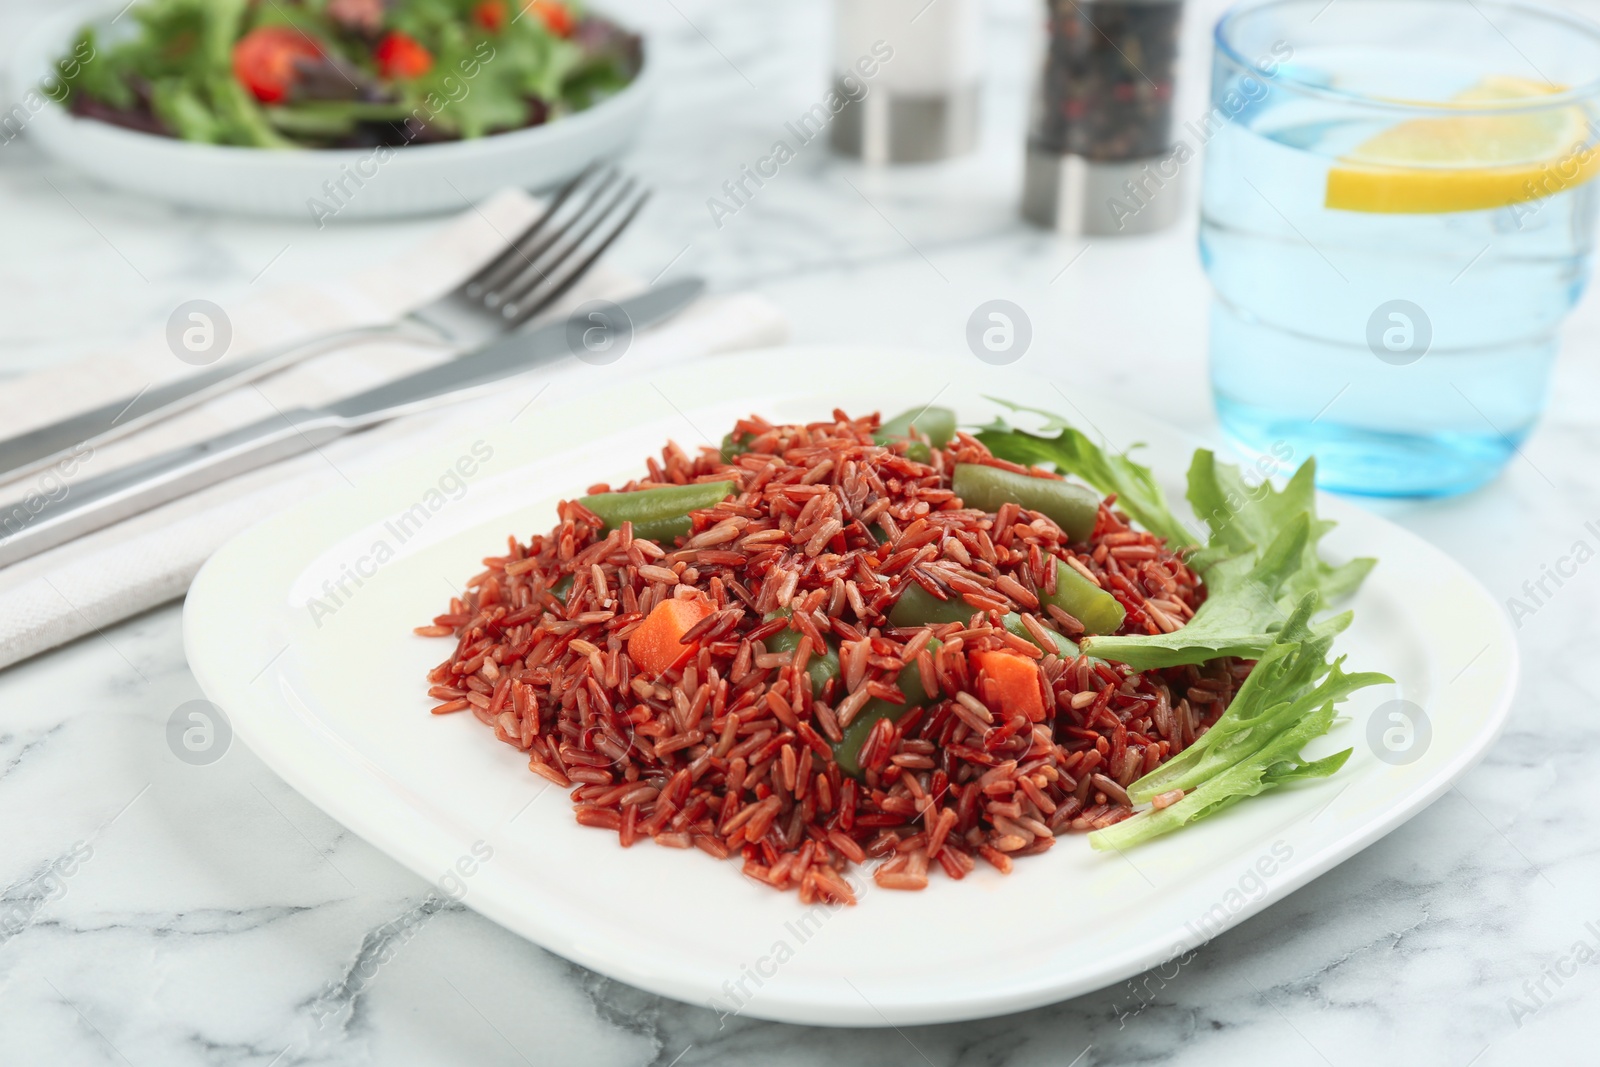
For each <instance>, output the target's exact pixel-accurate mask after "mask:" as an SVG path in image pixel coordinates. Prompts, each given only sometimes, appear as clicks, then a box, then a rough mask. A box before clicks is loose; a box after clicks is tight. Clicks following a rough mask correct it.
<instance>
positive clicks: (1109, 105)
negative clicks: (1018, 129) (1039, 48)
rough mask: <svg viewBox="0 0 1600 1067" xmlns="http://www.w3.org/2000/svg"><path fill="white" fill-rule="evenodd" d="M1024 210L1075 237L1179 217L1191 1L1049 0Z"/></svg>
mask: <svg viewBox="0 0 1600 1067" xmlns="http://www.w3.org/2000/svg"><path fill="white" fill-rule="evenodd" d="M1045 8H1046V13H1047V18H1048V24H1047V31H1046V44H1045V53H1044V63H1043V70H1042V72H1041V73H1040V76H1039V84H1038V88H1037V92H1036V93H1035V96H1034V102H1033V115H1032V120H1031V122H1030V124H1029V133H1028V149H1027V152H1028V154H1027V163H1026V168H1025V172H1024V179H1023V192H1022V214H1023V216H1024V217H1025V218H1027V219H1028V220H1029V221H1031V222H1035V223H1037V224H1038V225H1041V226H1047V227H1050V228H1053V229H1056V230H1060V231H1061V232H1063V233H1068V234H1090V235H1115V234H1144V233H1153V232H1155V231H1156V230H1160V229H1162V228H1164V227H1166V226H1168V225H1170V224H1171V223H1172V222H1173V221H1174V220H1176V219H1177V217H1178V215H1179V213H1180V209H1181V206H1182V204H1181V202H1182V197H1181V195H1180V190H1179V188H1178V186H1179V179H1180V178H1181V176H1182V169H1183V163H1184V162H1185V160H1184V159H1183V158H1179V157H1180V156H1182V155H1183V153H1184V150H1185V146H1184V145H1182V144H1180V145H1178V146H1174V144H1173V142H1172V98H1173V83H1174V80H1175V78H1176V76H1177V65H1178V37H1179V25H1180V21H1181V18H1182V13H1183V5H1182V0H1045Z"/></svg>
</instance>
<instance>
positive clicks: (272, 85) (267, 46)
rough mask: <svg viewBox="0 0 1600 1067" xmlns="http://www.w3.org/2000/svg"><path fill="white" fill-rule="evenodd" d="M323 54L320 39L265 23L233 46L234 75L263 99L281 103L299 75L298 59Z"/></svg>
mask: <svg viewBox="0 0 1600 1067" xmlns="http://www.w3.org/2000/svg"><path fill="white" fill-rule="evenodd" d="M321 56H322V49H321V48H319V47H317V43H316V42H315V41H313V40H312V39H311V38H309V37H307V36H306V35H305V34H303V33H301V32H300V31H299V30H296V29H292V28H290V27H288V26H262V27H260V28H258V29H254V30H251V31H250V32H249V33H247V34H245V35H244V36H243V37H241V38H239V41H238V43H237V44H235V45H234V46H233V76H234V77H235V78H238V79H239V82H240V84H241V85H243V86H244V87H245V88H246V89H249V90H250V92H251V93H253V94H254V95H255V98H256V99H257V100H260V101H261V102H262V103H266V104H276V103H281V102H282V101H283V100H284V99H285V98H287V97H288V95H289V90H290V89H291V88H292V87H293V86H294V82H295V79H296V77H298V74H299V72H298V71H297V70H296V69H295V62H296V61H297V60H301V59H318V58H320V57H321Z"/></svg>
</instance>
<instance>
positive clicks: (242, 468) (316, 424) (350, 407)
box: [0, 278, 705, 567]
mask: <svg viewBox="0 0 1600 1067" xmlns="http://www.w3.org/2000/svg"><path fill="white" fill-rule="evenodd" d="M704 290H705V282H704V281H703V280H701V279H699V278H688V279H684V280H682V281H676V282H668V283H667V284H665V285H660V286H656V287H654V288H651V289H647V290H646V291H644V292H643V293H639V294H637V295H635V296H631V297H628V298H626V299H624V300H620V301H618V302H617V303H616V305H615V306H616V307H617V308H618V309H620V311H621V313H622V317H623V318H624V319H625V326H626V328H627V329H629V330H639V329H643V328H645V327H647V326H651V325H653V324H655V323H658V322H661V321H664V320H665V319H667V318H670V317H671V316H672V315H674V314H676V313H677V312H678V311H680V310H682V309H683V308H685V307H687V306H688V305H689V304H690V303H692V302H693V301H694V300H695V298H697V297H698V296H699V295H700V294H701V293H702V292H704ZM615 318H616V316H614V315H613V316H610V317H608V320H607V321H606V322H605V323H604V325H605V326H607V327H608V328H610V329H613V330H614V329H616V328H618V323H617V322H616V321H615ZM595 325H601V323H598V322H597V323H595ZM587 328H589V327H584V326H582V325H581V324H580V326H579V330H580V332H581V331H582V330H583V329H587ZM571 329H573V325H572V323H570V322H569V321H562V322H555V323H551V324H549V325H546V326H542V327H539V328H537V329H534V330H527V331H520V332H518V333H515V334H512V335H510V336H506V337H501V338H499V339H497V340H495V341H492V342H490V343H489V344H487V345H484V346H483V347H481V348H479V349H478V350H477V351H476V352H473V353H471V354H469V355H465V356H460V357H457V358H456V359H453V360H447V361H446V362H444V363H440V364H438V365H436V366H432V367H427V368H425V369H423V370H420V371H416V372H415V373H412V374H407V375H405V376H403V377H401V378H397V379H396V380H394V381H392V382H385V383H384V384H382V385H379V386H376V387H375V388H372V389H368V390H365V391H364V392H360V393H356V394H354V395H352V396H348V397H344V398H343V399H341V400H337V401H334V402H333V403H331V404H328V405H326V406H324V407H321V408H316V409H308V408H294V409H291V410H289V411H285V412H282V413H280V414H278V415H273V416H271V417H269V418H266V419H262V420H260V421H259V422H255V423H252V424H250V425H248V426H244V427H241V428H240V429H237V430H231V431H229V432H227V433H224V434H220V435H218V436H216V437H212V438H210V439H208V440H205V441H201V442H198V443H196V444H192V445H186V446H184V447H182V448H177V449H174V450H172V451H170V452H166V453H162V454H160V455H157V456H152V457H150V458H149V459H146V460H143V461H141V462H138V463H135V464H132V465H130V466H128V467H124V468H120V469H118V470H114V471H109V472H107V473H106V474H103V475H99V476H97V477H94V478H90V479H86V480H85V481H83V482H82V483H79V484H77V485H69V486H68V489H67V493H66V495H65V496H63V497H61V498H59V499H58V500H55V501H53V502H52V501H47V502H45V503H44V505H43V506H42V507H40V508H39V509H38V510H37V511H29V510H27V509H26V508H25V507H23V506H21V505H17V506H13V507H12V508H11V509H10V511H9V512H0V567H4V566H9V565H10V564H12V563H15V562H17V561H19V560H23V559H27V558H28V557H30V556H33V555H37V554H38V553H40V552H43V551H45V550H46V549H49V548H54V547H55V546H57V545H61V544H65V543H66V542H68V541H71V540H73V539H74V538H77V537H82V536H83V535H84V534H88V533H92V532H93V531H95V530H99V529H102V528H104V527H106V526H109V525H111V524H112V523H115V522H120V521H121V520H123V519H126V518H130V517H132V516H134V515H137V514H140V513H142V512H144V511H148V510H149V509H151V508H154V507H158V506H160V505H161V504H165V503H169V502H171V501H173V500H176V499H178V498H179V497H182V496H186V495H187V494H189V493H192V492H195V491H197V490H199V489H203V488H205V487H207V486H210V485H215V484H216V483H218V482H221V481H225V480H226V479H228V478H232V477H235V476H237V475H240V474H244V473H246V472H247V471H251V470H255V469H256V468H258V467H262V466H265V465H267V464H269V463H275V462H277V461H279V460H282V459H287V458H289V457H291V456H294V455H298V454H300V453H303V452H309V451H311V450H312V449H314V448H317V447H318V446H320V445H322V444H324V443H326V442H328V441H331V440H334V439H335V438H338V437H342V436H344V435H345V434H347V433H351V432H353V431H355V430H359V429H363V428H365V427H368V426H373V425H376V424H377V423H380V422H386V421H388V420H390V419H395V418H399V417H400V416H403V415H407V414H412V413H414V412H417V411H420V410H424V409H426V408H429V407H434V406H437V405H440V404H444V403H453V402H456V401H458V400H462V399H465V398H466V397H468V396H471V395H476V394H479V393H482V392H485V391H487V390H488V389H489V387H491V386H493V385H495V384H497V383H499V382H501V381H504V380H505V379H506V378H509V377H512V376H514V375H517V374H520V373H523V372H525V371H528V370H532V369H534V368H536V367H538V366H540V365H542V364H545V363H548V362H550V361H552V360H554V359H557V358H559V357H561V356H565V355H568V354H571V353H573V343H572V340H571V339H570V335H569V330H571Z"/></svg>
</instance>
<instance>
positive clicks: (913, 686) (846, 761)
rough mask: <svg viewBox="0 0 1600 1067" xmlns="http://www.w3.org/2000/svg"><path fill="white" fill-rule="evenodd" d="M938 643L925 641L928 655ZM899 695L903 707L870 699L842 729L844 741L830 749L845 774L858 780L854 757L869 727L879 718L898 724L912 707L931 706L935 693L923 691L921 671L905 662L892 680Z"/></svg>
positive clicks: (858, 775) (857, 767)
mask: <svg viewBox="0 0 1600 1067" xmlns="http://www.w3.org/2000/svg"><path fill="white" fill-rule="evenodd" d="M938 648H939V641H938V639H937V638H936V639H934V640H932V641H929V642H928V654H929V655H932V654H933V653H934V652H936V651H938ZM895 684H896V685H897V686H899V688H900V692H902V693H904V694H905V696H906V702H905V703H904V704H891V703H890V702H889V701H887V700H883V699H881V698H879V697H873V698H872V699H871V700H869V701H867V702H866V704H865V705H864V706H863V707H862V708H861V710H860V711H858V712H856V717H855V718H853V719H851V720H850V725H849V726H846V727H845V728H844V738H843V740H841V741H840V742H839V743H838V744H837V745H834V746H833V759H834V762H836V763H837V764H839V769H840V770H841V771H843V772H844V773H846V774H849V775H853V776H855V777H857V778H859V777H861V764H860V763H859V762H858V761H857V758H858V757H859V756H860V755H861V746H862V745H863V744H865V743H866V740H867V734H869V733H871V732H872V727H873V725H874V724H875V723H877V721H878V720H879V719H888V720H889V721H890V722H899V721H900V717H901V716H902V715H904V714H905V713H906V712H908V711H910V710H911V709H912V708H918V707H921V706H922V705H924V704H928V703H931V702H932V701H933V699H934V697H935V696H936V695H937V694H932V693H929V692H928V691H927V690H925V689H923V688H922V672H921V671H919V670H917V664H916V662H915V661H912V662H911V663H907V664H906V665H905V666H904V667H901V668H900V674H899V677H898V678H896V679H895Z"/></svg>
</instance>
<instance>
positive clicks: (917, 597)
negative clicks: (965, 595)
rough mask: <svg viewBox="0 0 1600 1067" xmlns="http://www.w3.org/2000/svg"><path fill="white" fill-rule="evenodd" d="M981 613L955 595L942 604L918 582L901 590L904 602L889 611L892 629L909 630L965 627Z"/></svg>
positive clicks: (896, 604) (899, 601)
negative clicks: (943, 625) (951, 625)
mask: <svg viewBox="0 0 1600 1067" xmlns="http://www.w3.org/2000/svg"><path fill="white" fill-rule="evenodd" d="M977 612H978V609H977V608H975V607H973V606H972V605H971V604H968V603H967V602H966V601H965V600H962V599H961V598H960V597H959V596H956V595H954V594H952V595H951V597H950V599H949V600H940V599H939V598H938V597H936V596H934V595H933V594H932V593H930V592H928V591H927V590H926V589H924V588H922V586H920V585H918V584H917V583H916V582H911V583H909V584H908V585H907V586H906V587H905V589H903V590H901V593H900V599H899V600H896V601H895V603H894V607H892V608H890V609H889V625H890V626H899V627H901V628H903V629H907V630H909V629H913V628H915V627H918V626H938V625H939V624H940V623H946V622H959V623H965V622H967V621H968V620H969V619H971V618H972V616H973V615H975V614H977Z"/></svg>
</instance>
